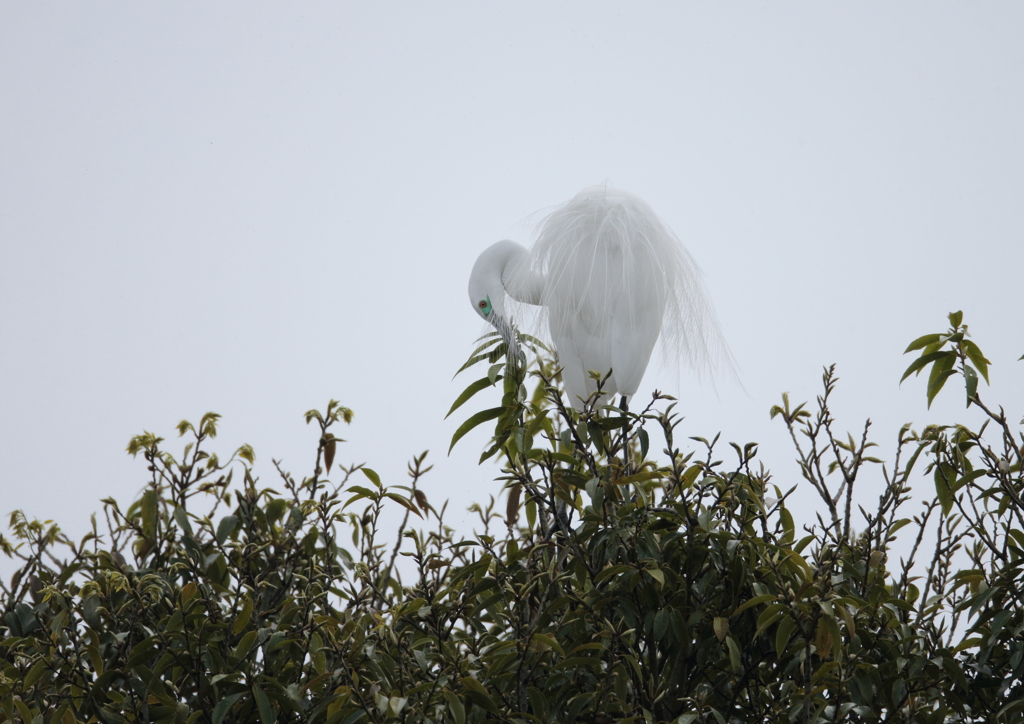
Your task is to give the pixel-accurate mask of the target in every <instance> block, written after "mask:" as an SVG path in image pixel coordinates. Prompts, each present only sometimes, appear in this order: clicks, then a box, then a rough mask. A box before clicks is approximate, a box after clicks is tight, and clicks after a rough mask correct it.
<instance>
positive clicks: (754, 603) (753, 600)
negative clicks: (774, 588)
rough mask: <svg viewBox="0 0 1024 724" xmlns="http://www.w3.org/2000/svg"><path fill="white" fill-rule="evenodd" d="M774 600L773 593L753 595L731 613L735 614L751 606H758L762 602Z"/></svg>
mask: <svg viewBox="0 0 1024 724" xmlns="http://www.w3.org/2000/svg"><path fill="white" fill-rule="evenodd" d="M774 600H775V594H773V593H764V594H762V595H760V596H754V597H753V598H751V599H750V600H749V601H747V602H745V603H744V604H743V605H742V606H740V607H739V608H737V609H736V610H735V611H733V612H732V615H733V616H735V615H736V614H738V613H741V612H743V611H746V610H747V609H748V608H750V607H751V606H760V605H761V604H762V603H768V602H769V601H774Z"/></svg>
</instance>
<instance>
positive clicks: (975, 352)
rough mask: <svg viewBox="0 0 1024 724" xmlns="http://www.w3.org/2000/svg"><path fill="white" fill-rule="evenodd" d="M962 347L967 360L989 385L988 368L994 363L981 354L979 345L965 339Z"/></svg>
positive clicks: (961, 344)
mask: <svg viewBox="0 0 1024 724" xmlns="http://www.w3.org/2000/svg"><path fill="white" fill-rule="evenodd" d="M960 346H961V347H963V350H964V353H965V354H966V355H967V359H969V360H970V361H971V362H973V363H974V366H975V367H977V368H978V371H979V372H980V373H981V376H982V377H984V378H985V383H986V384H988V366H989V365H990V364H992V363H991V362H989V361H988V360H987V359H985V355H983V354H982V353H981V350H980V349H979V348H978V345H976V344H975V343H974V342H972V341H971V340H969V339H965V340H964V341H963V342H961V343H960ZM1022 359H1024V358H1022Z"/></svg>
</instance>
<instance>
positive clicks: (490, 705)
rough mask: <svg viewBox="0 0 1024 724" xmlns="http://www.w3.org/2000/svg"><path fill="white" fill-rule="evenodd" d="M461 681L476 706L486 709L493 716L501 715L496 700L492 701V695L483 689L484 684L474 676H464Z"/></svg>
mask: <svg viewBox="0 0 1024 724" xmlns="http://www.w3.org/2000/svg"><path fill="white" fill-rule="evenodd" d="M461 681H462V685H463V686H465V687H466V694H467V695H468V696H469V698H470V699H471V700H472V701H473V703H474V704H476V705H477V706H479V707H481V708H483V709H486V710H487V711H489V712H491V713H492V714H498V713H499V709H498V707H497V706H496V705H495V703H494V700H493V699H491V697H490V694H488V693H487V689H485V688H484V687H483V684H481V683H480V682H479V681H477V680H476V679H474V678H473V677H472V676H464V677H462V679H461Z"/></svg>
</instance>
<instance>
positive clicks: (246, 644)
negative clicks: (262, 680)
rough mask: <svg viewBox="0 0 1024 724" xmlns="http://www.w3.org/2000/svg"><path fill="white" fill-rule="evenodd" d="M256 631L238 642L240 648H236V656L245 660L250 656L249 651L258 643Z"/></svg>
mask: <svg viewBox="0 0 1024 724" xmlns="http://www.w3.org/2000/svg"><path fill="white" fill-rule="evenodd" d="M256 636H257V633H256V631H250V632H249V633H247V634H246V635H245V636H243V637H242V640H241V641H239V642H238V646H236V647H235V650H234V655H235V657H237V658H239V659H244V658H245V657H246V656H248V655H249V651H251V650H252V645H253V644H254V643H255V642H256Z"/></svg>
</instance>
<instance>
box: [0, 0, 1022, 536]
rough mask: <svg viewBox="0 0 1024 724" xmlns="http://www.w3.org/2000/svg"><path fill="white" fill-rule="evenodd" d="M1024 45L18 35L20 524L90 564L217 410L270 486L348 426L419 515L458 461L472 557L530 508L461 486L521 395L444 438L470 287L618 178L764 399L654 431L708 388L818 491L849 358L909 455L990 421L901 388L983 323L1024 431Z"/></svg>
mask: <svg viewBox="0 0 1024 724" xmlns="http://www.w3.org/2000/svg"><path fill="white" fill-rule="evenodd" d="M1022 39H1024V4H1020V3H1010V2H1002V3H998V2H993V3H935V2H919V3H911V2H904V3H898V4H894V3H856V4H854V3H809V2H808V3H742V4H741V3H724V2H715V3H676V2H673V3H654V2H650V3H643V4H640V3H632V4H627V3H594V2H586V3H569V2H561V3H514V4H512V3H509V4H504V5H502V4H497V3H468V2H467V3H462V4H456V3H404V4H398V3H355V2H350V3H302V4H292V3H288V4H285V3H257V2H246V3H209V2H203V3H184V2H178V3H173V4H155V3H127V2H123V3H110V2H90V3H51V4H44V3H31V4H30V3H15V2H6V3H3V4H0V494H2V495H0V502H2V505H0V512H2V513H4V514H6V513H7V512H9V511H11V510H13V509H16V508H21V509H24V510H25V511H26V512H27V513H28V514H29V515H30V516H38V517H42V518H52V519H55V520H57V521H58V522H59V523H60V524H61V525H62V526H63V527H64V528H66V529H67V530H69V531H72V532H75V533H76V534H80V533H81V532H84V530H85V528H86V526H87V523H88V514H89V513H90V512H92V511H94V510H98V509H99V508H100V504H99V502H98V501H99V499H100V498H102V497H105V496H110V495H112V496H114V497H117V498H118V499H119V500H121V501H122V504H127V503H128V502H129V501H130V500H131V499H132V498H133V497H134V496H135V495H136V494H137V493H138V492H139V491H140V490H141V489H142V487H143V486H144V485H145V482H146V475H147V474H146V471H145V466H144V463H143V461H142V460H141V459H139V460H132V459H131V458H130V457H128V456H127V455H126V454H125V452H124V448H125V445H126V444H127V442H128V440H129V438H130V437H131V436H132V435H133V434H136V433H138V432H141V431H142V430H149V431H152V432H156V433H158V434H161V435H164V436H165V437H168V438H173V437H174V425H175V424H176V423H177V422H178V421H179V420H180V419H182V418H187V419H190V420H193V421H197V420H198V418H199V417H200V416H201V415H202V414H203V413H204V412H207V411H210V410H212V411H216V412H218V413H220V414H221V415H223V423H222V435H221V437H220V438H218V440H217V441H216V443H215V449H217V450H219V451H221V453H222V454H227V453H228V452H229V451H230V450H232V449H234V447H236V446H237V445H238V444H240V443H242V442H248V443H250V444H252V445H253V446H254V447H255V449H256V453H257V456H258V458H257V467H256V471H257V473H258V474H259V475H260V477H261V480H262V482H263V483H264V484H267V485H274V484H276V473H275V471H274V468H273V465H272V463H271V459H272V458H273V459H278V460H281V461H282V463H283V466H284V467H285V468H286V469H289V470H291V471H292V472H293V473H295V474H296V475H304V474H308V473H309V472H310V471H311V467H312V462H313V459H314V455H315V447H316V440H317V434H316V432H315V431H314V430H313V429H311V428H309V427H307V426H306V425H305V424H304V423H303V420H302V413H303V412H305V411H306V410H307V409H309V408H311V407H321V408H322V407H323V406H324V405H325V404H326V402H327V400H328V399H330V398H332V397H333V398H336V399H338V400H340V401H341V402H342V403H343V404H345V405H347V406H349V407H351V408H352V409H353V410H354V411H355V420H354V422H353V424H352V425H351V427H350V428H348V429H346V430H344V431H343V433H342V434H343V436H344V437H346V438H347V440H348V442H347V443H346V444H345V445H343V446H342V447H341V449H340V450H339V453H338V459H339V460H340V461H352V462H366V463H367V464H368V465H370V466H371V467H373V468H375V469H376V470H378V472H380V473H381V475H382V477H383V478H384V482H385V483H389V484H403V483H405V482H406V479H405V474H404V471H405V464H406V461H407V460H408V459H409V458H410V457H411V456H412V455H414V454H417V453H419V452H421V451H423V450H425V449H430V451H431V452H430V456H429V457H428V461H433V462H434V463H435V465H436V467H435V470H434V472H432V473H431V474H430V475H429V476H428V477H427V478H426V480H425V481H424V487H425V489H426V490H427V493H428V495H429V496H430V498H431V500H432V501H433V502H435V503H437V502H439V501H440V500H442V499H444V498H451V499H452V510H453V515H452V522H453V523H456V524H459V525H462V526H465V527H466V529H468V527H469V526H470V525H471V523H472V518H471V516H470V515H468V514H466V513H465V512H464V511H465V508H466V506H467V505H468V504H469V502H471V501H472V500H480V501H486V498H487V496H488V495H491V494H494V495H496V494H498V492H499V490H500V485H499V484H498V483H496V482H494V480H493V478H494V476H495V474H496V472H497V471H496V469H495V468H494V467H493V466H491V465H485V466H484V467H477V465H476V459H477V457H478V455H479V452H480V450H481V448H482V446H483V445H484V443H485V442H486V433H485V432H484V430H483V429H481V430H478V431H477V432H478V434H476V435H472V436H470V437H468V438H466V439H465V440H464V441H462V442H461V443H460V444H459V445H458V446H457V447H456V448H455V450H454V452H453V453H452V455H451V456H450V457H447V456H446V450H447V448H448V441H449V440H450V438H451V435H452V433H453V432H454V430H455V428H456V427H457V426H458V424H459V423H460V422H461V420H463V419H464V418H465V417H466V416H467V415H468V414H469V412H471V411H472V410H473V409H482V408H484V407H490V406H493V405H494V404H495V401H496V400H497V399H498V393H497V391H490V392H488V393H482V394H481V395H480V396H479V399H478V400H477V401H474V403H472V405H471V406H467V407H466V408H464V410H465V414H463V411H462V410H460V412H459V413H457V414H456V415H455V416H454V417H453V419H451V420H448V421H443V418H444V415H445V413H446V412H447V410H448V407H449V406H450V404H451V402H452V401H453V400H454V398H455V397H456V396H457V395H458V393H459V392H460V391H461V390H462V389H463V388H464V387H465V386H466V385H467V384H469V382H471V381H472V380H473V379H475V377H476V376H479V375H471V374H465V373H464V374H463V375H462V376H460V377H459V378H457V379H456V380H454V381H452V375H453V374H454V373H455V371H456V370H457V369H458V367H459V366H460V365H461V363H462V362H463V361H464V360H465V358H466V357H467V355H468V354H469V352H470V351H471V349H472V346H473V341H474V339H475V338H476V337H477V336H478V335H479V334H480V333H482V332H483V331H484V330H483V327H482V324H481V321H480V319H479V318H478V317H477V316H476V315H475V313H474V311H473V310H472V308H471V307H470V303H469V300H468V298H467V295H466V283H467V280H468V277H469V272H470V269H471V268H472V265H473V262H474V260H475V259H476V256H477V254H479V252H480V251H482V250H483V249H484V248H485V247H486V246H487V245H489V244H491V243H492V242H494V241H497V240H499V239H502V238H514V239H517V240H519V241H521V242H524V243H528V242H529V241H530V226H529V224H527V223H524V222H525V221H528V220H529V219H530V218H531V215H532V214H535V212H537V211H539V210H542V209H546V208H549V207H551V206H552V205H554V204H558V203H560V202H563V201H565V200H567V199H569V198H570V197H572V196H573V195H574V194H575V193H576V192H578V191H579V190H580V189H582V188H583V187H585V186H588V185H591V184H594V183H603V182H608V183H609V184H611V185H613V186H618V187H620V188H624V189H627V190H630V191H632V192H634V193H636V194H638V195H640V196H641V197H643V198H644V199H646V200H647V201H648V202H649V203H650V204H651V205H652V206H653V207H654V208H655V210H656V211H657V212H658V213H659V214H660V215H661V217H662V218H663V219H664V220H665V221H666V222H667V223H668V224H669V225H670V226H671V227H672V228H673V229H674V230H675V231H676V233H677V234H678V235H679V236H680V238H681V239H682V240H683V242H684V243H685V244H686V245H687V247H688V248H689V250H690V252H691V253H692V254H693V256H694V257H695V258H696V259H697V260H698V262H699V264H700V265H701V267H702V269H703V271H704V274H705V281H706V284H707V286H708V289H709V290H710V293H711V296H712V298H713V300H714V302H715V305H716V307H717V310H718V315H719V318H720V321H721V324H722V328H723V330H724V332H725V335H726V337H727V339H728V341H729V343H730V345H731V349H732V352H733V355H734V357H735V359H736V361H737V364H738V367H739V370H740V377H741V380H742V384H743V388H740V387H739V386H738V385H735V384H733V383H732V382H730V381H729V380H728V379H725V380H722V381H720V382H719V384H718V386H717V391H716V390H715V389H714V388H712V387H711V386H709V385H706V384H705V385H701V384H699V383H698V381H697V380H695V379H694V378H693V376H692V375H688V374H686V373H683V374H682V376H681V377H680V378H679V379H677V378H676V376H675V375H673V374H669V373H666V372H659V370H657V369H655V368H654V367H655V366H656V365H655V366H652V369H651V370H649V371H648V375H647V378H646V379H645V382H644V385H643V386H642V387H641V391H640V393H639V395H638V397H637V399H638V400H640V399H642V398H644V397H646V396H647V395H649V393H650V390H652V389H654V388H655V387H658V388H661V389H663V390H664V391H666V392H670V393H674V394H676V395H677V396H678V397H679V398H680V406H679V409H680V410H681V411H682V412H683V413H684V414H685V415H686V419H685V421H684V422H683V423H682V426H681V428H680V429H681V433H682V434H683V436H685V435H703V436H706V437H711V436H713V435H714V434H715V433H717V432H719V431H721V433H722V438H723V441H728V440H734V441H737V442H739V443H744V442H747V441H758V442H760V443H761V444H762V448H761V455H760V456H761V458H762V459H764V460H765V462H766V464H768V465H769V466H770V467H771V468H772V470H773V472H774V474H775V480H776V482H777V483H778V484H780V485H782V486H783V487H788V486H789V485H792V484H794V483H796V482H798V470H797V468H796V465H795V464H794V463H793V454H792V450H791V444H790V443H789V441H788V437H787V435H786V434H785V431H784V428H783V427H782V425H781V423H780V422H778V421H776V422H771V421H770V420H769V416H768V410H769V408H770V407H771V406H772V405H773V404H776V403H777V402H778V401H779V399H780V395H781V393H782V392H783V391H787V390H788V391H790V392H791V394H792V396H793V398H794V400H795V401H801V400H805V399H810V400H813V398H814V396H815V395H816V394H818V392H819V389H820V375H821V369H822V366H824V365H827V364H831V363H833V362H835V363H837V364H838V365H839V375H840V377H841V382H840V386H839V388H838V390H837V393H836V396H835V404H834V408H835V411H836V413H837V415H838V416H839V417H840V428H841V429H843V430H847V429H848V430H853V431H858V430H859V429H860V428H861V426H862V425H863V422H864V419H865V418H867V417H871V418H872V419H873V420H874V421H875V428H874V434H875V437H876V439H877V440H878V441H879V442H880V443H882V448H881V455H882V456H883V457H891V455H892V452H893V441H894V440H895V437H896V432H897V430H898V428H899V426H900V425H902V424H903V423H905V422H914V423H915V426H917V427H918V429H920V428H921V427H923V425H924V424H926V423H927V422H934V421H944V422H953V421H967V422H971V421H977V419H978V418H977V416H976V415H974V413H973V411H965V410H964V409H963V393H962V390H961V388H960V387H959V386H958V384H954V383H951V389H950V390H948V391H947V392H946V393H945V394H944V395H943V396H942V397H940V399H939V400H938V401H937V403H936V404H935V405H933V408H932V410H931V411H930V412H929V411H927V410H926V407H925V402H924V382H925V381H924V379H923V378H922V379H916V380H911V381H910V382H907V383H904V384H903V386H902V388H901V387H900V386H899V385H898V382H899V378H900V375H901V373H902V371H903V369H904V368H905V367H906V365H907V364H908V363H909V361H910V359H909V358H905V357H903V356H902V352H903V349H904V348H905V347H906V345H907V344H908V342H909V341H910V340H911V339H913V338H915V337H917V336H919V335H921V334H925V333H928V332H933V331H941V330H942V329H944V325H945V322H946V319H945V315H946V314H947V313H948V312H950V311H953V310H956V309H963V310H964V313H965V321H966V322H967V323H968V324H969V325H970V327H971V330H972V332H973V333H974V335H975V336H974V338H975V340H976V341H977V342H978V343H979V344H980V346H981V347H982V349H983V350H984V351H985V352H986V353H987V354H988V357H989V358H990V359H991V360H992V362H993V366H992V369H991V373H992V378H993V386H992V388H991V389H986V388H983V389H982V395H983V396H987V397H988V399H994V400H996V401H1000V402H1002V403H1004V404H1005V405H1006V406H1007V410H1008V412H1009V413H1010V414H1012V415H1014V416H1016V419H1019V418H1020V416H1021V415H1022V414H1024V363H1018V362H1016V359H1017V358H1018V357H1019V356H1020V355H1021V354H1022V353H1024V313H1022V312H1024V303H1022V300H1024V290H1022V287H1024V285H1022V276H1024V145H1022V143H1021V135H1022V129H1024V41H1022ZM954 382H955V381H954ZM171 449H172V450H175V451H177V450H180V446H179V443H178V442H176V441H175V442H173V443H171ZM722 454H723V457H726V459H728V454H729V453H728V451H727V450H726V449H724V448H723V450H722ZM880 480H881V479H880V476H877V475H876V476H874V477H872V478H870V479H865V480H864V481H863V483H862V485H863V488H862V489H861V491H860V493H861V496H862V497H861V500H862V501H863V502H869V501H872V500H875V499H877V494H878V492H879V486H880ZM921 490H922V492H924V493H927V494H931V492H933V491H930V490H929V488H928V487H927V486H924V487H922V488H921ZM797 505H798V507H800V515H801V517H802V518H803V519H805V520H806V519H808V518H809V516H810V515H811V514H812V513H813V512H814V511H815V510H817V509H820V507H821V506H818V505H815V500H814V498H813V495H812V491H811V490H810V489H809V488H807V489H806V490H802V491H801V493H800V495H799V497H798V499H797Z"/></svg>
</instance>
